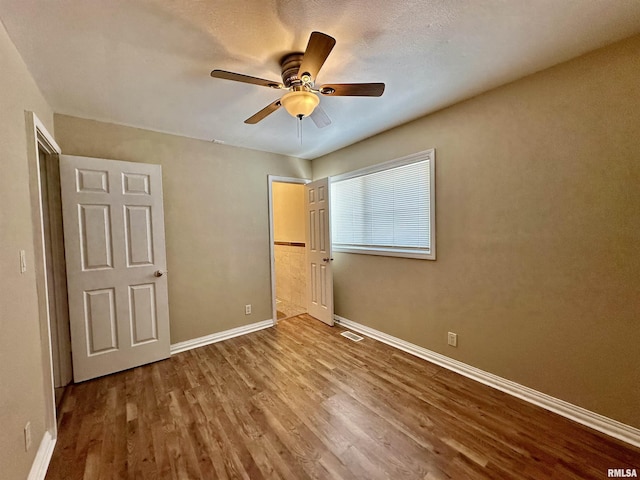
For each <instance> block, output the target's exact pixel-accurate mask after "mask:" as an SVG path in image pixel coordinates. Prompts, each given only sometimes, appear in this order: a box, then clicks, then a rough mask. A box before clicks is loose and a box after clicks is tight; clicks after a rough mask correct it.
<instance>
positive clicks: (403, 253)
mask: <svg viewBox="0 0 640 480" xmlns="http://www.w3.org/2000/svg"><path fill="white" fill-rule="evenodd" d="M332 251H333V252H339V253H358V254H361V255H377V256H383V257H401V258H415V259H419V260H435V259H436V252H426V251H420V250H411V249H407V250H402V249H399V248H393V249H391V248H389V249H386V248H370V247H335V246H334V247H332Z"/></svg>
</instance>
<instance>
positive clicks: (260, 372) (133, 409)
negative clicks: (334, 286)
mask: <svg viewBox="0 0 640 480" xmlns="http://www.w3.org/2000/svg"><path fill="white" fill-rule="evenodd" d="M342 331H343V329H341V328H340V327H334V328H331V327H327V326H326V325H324V324H322V323H321V322H319V321H317V320H314V319H312V318H310V317H308V316H306V315H302V316H299V317H295V318H291V319H288V320H285V321H283V322H280V323H279V324H278V326H277V327H276V328H270V329H266V330H261V331H259V332H255V333H251V334H249V335H245V336H242V337H238V338H234V339H231V340H226V341H224V342H220V343H216V344H213V345H209V346H206V347H202V348H198V349H196V350H191V351H188V352H184V353H180V354H178V355H174V356H173V357H171V358H170V359H168V360H165V361H162V362H157V363H154V364H151V365H146V366H143V367H139V368H135V369H132V370H129V371H126V372H122V373H118V374H115V375H110V376H107V377H104V378H100V379H96V380H93V381H89V382H85V383H81V384H78V385H73V386H72V387H71V388H70V390H69V392H68V393H67V395H66V396H65V399H64V402H63V406H62V417H61V419H60V431H59V434H58V443H57V445H56V448H55V451H54V453H53V458H52V460H51V464H50V467H49V471H48V474H47V477H46V478H47V479H49V480H54V479H64V480H72V479H88V480H100V479H144V480H146V479H236V478H238V479H249V480H261V479H285V480H304V479H327V480H329V479H330V480H339V479H343V480H351V479H362V480H375V479H392V480H400V479H402V480H411V479H419V480H440V479H456V480H457V479H500V480H504V479H516V480H518V479H532V480H541V479H603V478H607V469H609V468H632V467H633V468H637V469H639V471H640V449H637V448H633V447H631V446H629V445H626V444H624V443H622V442H619V441H617V440H614V439H611V438H609V437H607V436H605V435H602V434H599V433H597V432H595V431H592V430H590V429H587V428H585V427H583V426H581V425H578V424H576V423H574V422H571V421H570V420H567V419H564V418H562V417H560V416H557V415H555V414H553V413H550V412H547V411H545V410H542V409H541V408H538V407H535V406H532V405H530V404H527V403H525V402H523V401H521V400H519V399H516V398H513V397H510V396H509V395H506V394H504V393H502V392H499V391H497V390H493V389H491V388H489V387H486V386H484V385H481V384H479V383H476V382H474V381H472V380H469V379H466V378H464V377H462V376H460V375H457V374H455V373H452V372H449V371H447V370H445V369H443V368H440V367H438V366H435V365H433V364H431V363H428V362H426V361H423V360H420V359H418V358H415V357H413V356H411V355H409V354H406V353H404V352H401V351H398V350H396V349H393V348H391V347H389V346H387V345H384V344H382V343H379V342H376V341H375V340H371V339H369V338H365V340H363V341H361V342H358V343H354V342H352V341H350V340H348V339H346V338H344V337H342V336H340V333H341V332H342Z"/></svg>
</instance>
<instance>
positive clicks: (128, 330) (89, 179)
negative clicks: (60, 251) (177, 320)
mask: <svg viewBox="0 0 640 480" xmlns="http://www.w3.org/2000/svg"><path fill="white" fill-rule="evenodd" d="M60 185H61V193H62V212H63V224H64V237H65V255H66V264H67V283H68V294H69V318H70V326H71V345H72V357H73V375H74V380H75V381H76V382H79V381H83V380H88V379H90V378H95V377H99V376H102V375H106V374H109V373H113V372H117V371H120V370H125V369H128V368H132V367H135V366H138V365H143V364H145V363H150V362H154V361H156V360H161V359H164V358H168V357H169V354H170V352H169V342H170V340H169V307H168V297H167V275H166V258H165V239H164V213H163V206H162V170H161V167H160V166H159V165H148V164H142V163H131V162H120V161H115V160H103V159H97V158H87V157H74V156H68V155H61V156H60Z"/></svg>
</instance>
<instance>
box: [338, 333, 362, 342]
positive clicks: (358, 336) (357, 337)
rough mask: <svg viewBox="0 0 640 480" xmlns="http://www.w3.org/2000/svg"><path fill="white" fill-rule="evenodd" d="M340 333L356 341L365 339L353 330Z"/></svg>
mask: <svg viewBox="0 0 640 480" xmlns="http://www.w3.org/2000/svg"><path fill="white" fill-rule="evenodd" d="M340 335H342V336H343V337H347V338H348V339H349V340H353V341H354V342H359V341H360V340H364V337H361V336H360V335H356V334H355V333H353V332H342V333H341V334H340Z"/></svg>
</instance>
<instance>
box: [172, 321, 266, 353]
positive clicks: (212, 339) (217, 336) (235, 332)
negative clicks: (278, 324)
mask: <svg viewBox="0 0 640 480" xmlns="http://www.w3.org/2000/svg"><path fill="white" fill-rule="evenodd" d="M272 326H273V320H263V321H261V322H256V323H250V324H249V325H243V326H242V327H237V328H232V329H231V330H225V331H223V332H218V333H213V334H211V335H206V336H204V337H198V338H193V339H191V340H185V341H184V342H178V343H174V344H173V345H171V347H170V351H171V355H175V354H176V353H180V352H185V351H187V350H191V349H193V348H198V347H204V346H205V345H210V344H212V343H216V342H221V341H222V340H228V339H230V338H233V337H239V336H240V335H246V334H247V333H251V332H256V331H258V330H262V329H263V328H269V327H272Z"/></svg>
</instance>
